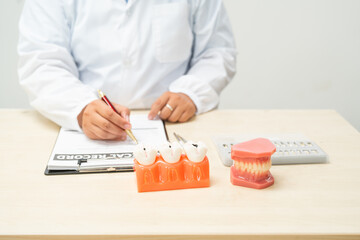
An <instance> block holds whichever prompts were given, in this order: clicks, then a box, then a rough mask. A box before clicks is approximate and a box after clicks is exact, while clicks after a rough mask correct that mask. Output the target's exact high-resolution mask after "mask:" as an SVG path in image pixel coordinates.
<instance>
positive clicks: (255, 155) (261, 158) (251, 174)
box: [230, 138, 276, 189]
mask: <svg viewBox="0 0 360 240" xmlns="http://www.w3.org/2000/svg"><path fill="white" fill-rule="evenodd" d="M275 151H276V147H275V145H274V144H273V143H272V142H271V141H270V140H268V139H265V138H256V139H253V140H250V141H247V142H243V143H239V144H235V145H233V146H232V147H231V158H232V159H233V160H234V165H233V166H231V168H230V181H231V183H232V184H234V185H238V186H243V187H249V188H257V189H262V188H266V187H269V186H271V185H273V184H274V178H273V176H272V175H271V173H270V171H269V169H270V167H271V155H272V154H273V153H274V152H275Z"/></svg>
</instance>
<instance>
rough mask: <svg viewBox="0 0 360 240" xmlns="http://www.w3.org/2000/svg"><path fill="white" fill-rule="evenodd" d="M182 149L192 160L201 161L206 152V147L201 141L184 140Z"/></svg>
mask: <svg viewBox="0 0 360 240" xmlns="http://www.w3.org/2000/svg"><path fill="white" fill-rule="evenodd" d="M184 150H185V152H186V155H187V157H188V159H189V160H190V161H192V162H201V161H202V160H204V158H205V156H206V153H207V147H206V145H205V144H204V143H203V142H197V143H196V142H191V141H190V142H186V143H185V144H184Z"/></svg>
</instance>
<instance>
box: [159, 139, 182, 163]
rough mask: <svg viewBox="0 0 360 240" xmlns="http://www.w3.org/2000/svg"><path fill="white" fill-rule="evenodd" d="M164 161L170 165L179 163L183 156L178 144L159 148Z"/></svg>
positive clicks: (164, 145) (174, 143)
mask: <svg viewBox="0 0 360 240" xmlns="http://www.w3.org/2000/svg"><path fill="white" fill-rule="evenodd" d="M159 151H160V154H161V156H162V157H163V159H164V160H165V161H166V162H168V163H177V162H178V161H179V160H180V156H181V152H182V149H181V146H180V144H179V143H177V142H172V143H165V144H162V145H161V146H160V148H159Z"/></svg>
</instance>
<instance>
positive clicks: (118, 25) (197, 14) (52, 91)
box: [18, 0, 236, 130]
mask: <svg viewBox="0 0 360 240" xmlns="http://www.w3.org/2000/svg"><path fill="white" fill-rule="evenodd" d="M19 28H20V39H19V45H18V53H19V58H20V61H19V79H20V84H21V86H23V88H24V89H25V90H26V92H27V93H28V95H29V98H30V103H31V105H32V106H33V107H34V108H35V109H37V110H38V111H39V112H40V113H42V114H43V115H45V116H46V117H47V118H49V119H51V120H52V121H54V122H56V123H57V124H59V125H61V126H63V127H66V128H70V129H77V130H80V128H79V125H78V122H77V115H78V114H79V113H80V112H81V110H82V109H83V108H84V107H85V106H86V105H87V104H88V103H90V102H91V101H93V100H95V99H97V94H96V90H97V89H101V90H102V91H103V92H104V93H105V94H106V95H107V96H108V97H109V99H110V100H111V101H113V102H116V103H118V104H121V105H124V106H127V107H129V108H131V109H139V108H150V106H151V104H152V103H153V102H154V101H155V100H156V99H157V98H158V97H159V96H161V95H162V94H163V93H164V92H165V91H171V92H182V93H185V94H187V95H188V96H189V97H190V98H191V99H192V100H193V101H194V103H195V105H196V107H197V113H203V112H206V111H209V110H211V109H213V108H215V107H216V106H217V105H218V103H219V94H220V92H221V90H222V89H223V88H224V87H225V86H226V85H227V84H228V83H229V81H230V80H231V78H232V77H233V75H234V73H235V57H236V50H235V43H234V38H233V34H232V32H231V27H230V24H229V20H228V17H227V15H226V12H225V9H224V6H223V4H222V2H221V0H129V2H128V3H126V1H125V0H102V1H89V0H78V1H74V0H62V1H60V0H51V1H49V0H27V1H25V5H24V9H23V12H22V15H21V19H20V23H19Z"/></svg>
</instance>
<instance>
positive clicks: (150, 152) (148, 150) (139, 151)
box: [134, 144, 157, 166]
mask: <svg viewBox="0 0 360 240" xmlns="http://www.w3.org/2000/svg"><path fill="white" fill-rule="evenodd" d="M156 155H157V150H156V149H155V148H154V147H152V146H145V145H143V144H138V145H137V146H136V148H135V150H134V158H135V159H136V160H137V161H138V162H139V163H140V164H141V165H145V166H148V165H151V164H153V163H154V162H155V159H156Z"/></svg>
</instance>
